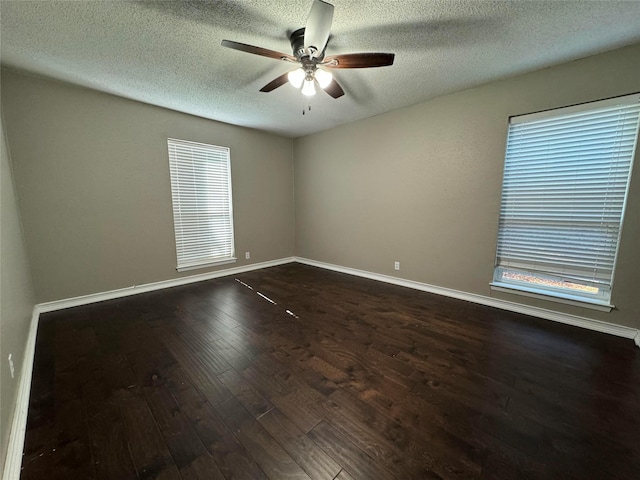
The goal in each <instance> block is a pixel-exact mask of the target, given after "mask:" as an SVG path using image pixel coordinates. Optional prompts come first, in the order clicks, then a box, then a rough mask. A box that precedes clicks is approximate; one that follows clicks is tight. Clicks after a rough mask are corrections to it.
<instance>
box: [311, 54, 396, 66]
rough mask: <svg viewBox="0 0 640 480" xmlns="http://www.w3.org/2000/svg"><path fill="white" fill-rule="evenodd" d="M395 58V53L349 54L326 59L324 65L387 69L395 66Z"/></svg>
mask: <svg viewBox="0 0 640 480" xmlns="http://www.w3.org/2000/svg"><path fill="white" fill-rule="evenodd" d="M394 58H395V54H394V53H348V54H346V55H333V56H331V57H326V58H325V59H324V60H323V61H322V65H323V66H325V67H329V68H370V67H387V66H389V65H393V59H394ZM333 63H335V65H332V64H333Z"/></svg>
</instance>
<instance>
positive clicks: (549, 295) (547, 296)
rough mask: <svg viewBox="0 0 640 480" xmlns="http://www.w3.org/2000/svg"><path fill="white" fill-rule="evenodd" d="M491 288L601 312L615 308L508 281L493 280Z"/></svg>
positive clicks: (605, 303)
mask: <svg viewBox="0 0 640 480" xmlns="http://www.w3.org/2000/svg"><path fill="white" fill-rule="evenodd" d="M490 285H491V290H493V291H496V292H504V293H511V294H514V295H522V296H524V297H531V298H537V299H540V300H547V301H549V302H557V303H564V304H566V305H573V306H576V307H583V308H589V309H592V310H598V311H600V312H610V311H611V310H613V309H614V308H615V306H614V305H611V304H609V303H607V302H603V301H598V300H595V299H594V300H588V299H584V298H580V297H574V296H572V295H566V294H561V293H554V292H547V291H543V290H538V289H535V288H529V287H523V286H516V285H510V284H506V283H499V282H492V283H491V284H490Z"/></svg>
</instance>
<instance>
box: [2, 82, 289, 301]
mask: <svg viewBox="0 0 640 480" xmlns="http://www.w3.org/2000/svg"><path fill="white" fill-rule="evenodd" d="M2 101H3V105H4V112H5V118H6V130H7V138H8V142H9V146H10V149H11V152H12V157H13V162H14V175H15V182H16V188H17V191H18V197H19V200H20V204H21V213H22V221H23V225H24V231H25V238H26V245H27V252H28V255H29V260H30V263H31V269H32V275H33V279H34V285H35V291H36V300H37V302H38V303H40V302H46V301H51V300H59V299H64V298H71V297H75V296H80V295H86V294H91V293H96V292H104V291H109V290H113V289H118V288H124V287H130V286H132V285H140V284H144V283H149V282H156V281H161V280H167V279H172V278H176V277H180V276H185V275H194V274H197V273H202V272H206V271H211V270H215V268H209V269H204V270H193V271H189V272H184V273H177V272H176V270H175V267H176V254H175V241H174V234H173V216H172V215H173V214H172V207H171V187H170V183H169V160H168V154H167V145H166V139H167V137H175V138H180V139H184V140H191V141H196V142H204V143H211V144H215V145H222V146H228V147H230V149H231V170H232V181H233V185H232V186H233V201H234V202H233V207H234V222H235V244H236V252H237V256H238V262H236V264H235V265H224V266H223V267H219V268H229V267H231V266H241V265H244V264H247V263H257V262H263V261H267V260H274V259H279V258H284V257H289V256H292V255H293V254H294V227H293V222H294V214H293V159H292V153H293V151H292V140H291V139H288V138H283V137H278V136H275V135H270V134H265V133H261V132H258V131H255V130H250V129H246V128H241V127H235V126H232V125H227V124H223V123H218V122H214V121H211V120H205V119H202V118H197V117H193V116H189V115H185V114H182V113H178V112H174V111H170V110H166V109H163V108H159V107H154V106H150V105H146V104H142V103H138V102H135V101H131V100H126V99H123V98H119V97H115V96H111V95H108V94H104V93H98V92H95V91H92V90H88V89H82V88H78V87H74V86H71V85H67V84H63V83H57V82H53V81H49V80H44V79H39V78H35V77H31V76H25V75H21V74H17V73H13V72H9V71H6V70H5V71H3V72H2ZM211 108H215V105H212V106H211ZM245 251H250V252H251V260H249V261H246V260H244V252H245Z"/></svg>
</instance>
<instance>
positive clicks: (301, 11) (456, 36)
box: [0, 0, 640, 137]
mask: <svg viewBox="0 0 640 480" xmlns="http://www.w3.org/2000/svg"><path fill="white" fill-rule="evenodd" d="M332 3H333V4H334V5H335V14H334V19H333V28H332V36H331V39H330V40H329V45H328V48H327V55H335V54H342V53H354V52H392V53H395V54H396V57H395V64H394V65H393V66H391V67H384V68H371V69H357V70H355V69H354V70H344V69H343V70H338V71H336V70H334V72H335V76H336V79H337V80H338V81H339V82H340V84H341V85H342V86H343V88H344V90H345V92H346V95H345V96H343V97H341V98H339V99H337V100H334V99H332V98H330V97H329V96H328V95H326V94H324V92H318V94H317V95H316V96H315V97H312V99H311V102H310V103H311V107H312V110H311V112H308V113H307V114H306V115H304V116H303V115H302V109H303V106H304V105H305V102H304V101H303V97H302V95H301V94H300V92H299V91H297V90H295V89H294V88H293V87H291V86H290V85H285V86H283V87H281V88H279V89H277V90H275V91H273V92H271V93H260V92H259V89H260V88H261V87H262V86H264V85H265V84H266V83H268V82H269V81H271V80H272V79H274V78H275V77H276V76H278V75H280V74H282V73H285V72H286V71H288V70H290V69H291V66H290V65H289V64H287V63H285V62H281V61H278V60H273V59H269V58H263V57H258V56H255V55H250V54H247V53H244V52H239V51H235V50H230V49H226V48H223V47H221V46H220V42H221V41H222V40H223V39H229V40H234V41H237V42H242V43H248V44H252V45H257V46H261V47H265V48H269V49H272V50H276V51H280V52H285V53H291V49H290V45H289V40H288V34H289V33H290V32H292V31H293V30H295V29H297V28H300V27H303V26H304V24H305V22H306V18H307V15H308V12H309V9H310V6H311V0H251V1H249V0H247V1H242V0H235V1H234V0H219V1H208V2H205V1H181V2H171V1H153V2H148V1H131V2H121V1H97V0H93V1H43V2H39V1H5V0H2V1H1V2H0V15H1V42H2V43H1V47H2V50H1V61H2V64H3V66H5V67H8V68H12V69H17V70H22V71H27V72H31V73H34V74H37V75H43V76H47V77H52V78H56V79H60V80H64V81H68V82H71V83H74V84H78V85H82V86H85V87H89V88H93V89H97V90H101V91H105V92H109V93H113V94H116V95H120V96H123V97H127V98H132V99H135V100H139V101H142V102H146V103H150V104H154V105H159V106H162V107H166V108H170V109H174V110H178V111H181V112H186V113H191V114H194V115H198V116H201V117H205V118H210V119H214V120H220V121H223V122H227V123H231V124H235V125H243V126H246V127H252V128H257V129H261V130H265V131H269V132H274V133H278V134H282V135H286V136H289V137H298V136H301V135H305V134H309V133H313V132H317V131H320V130H324V129H327V128H331V127H334V126H337V125H340V124H344V123H347V122H351V121H354V120H358V119H361V118H366V117H370V116H373V115H377V114H379V113H382V112H386V111H389V110H393V109H397V108H400V107H404V106H407V105H412V104H416V103H419V102H422V101H425V100H427V99H429V98H433V97H436V96H439V95H443V94H446V93H450V92H454V91H459V90H462V89H466V88H469V87H473V86H476V85H480V84H483V83H486V82H489V81H491V80H495V79H498V78H504V77H507V76H512V75H516V74H519V73H523V72H526V71H531V70H534V69H538V68H543V67H546V66H550V65H555V64H558V63H562V62H566V61H569V60H573V59H576V58H581V57H585V56H588V55H592V54H595V53H599V52H603V51H606V50H611V49H614V48H617V47H621V46H624V45H628V44H631V43H636V42H640V1H626V2H617V1H602V2H600V1H584V0H582V1H577V2H572V1H504V0H500V1H477V0H463V1H448V0H406V1H404V0H386V1H385V0H373V1H365V0H334V1H333V2H332ZM639 61H640V59H639Z"/></svg>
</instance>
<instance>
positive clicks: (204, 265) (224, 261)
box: [176, 257, 237, 272]
mask: <svg viewBox="0 0 640 480" xmlns="http://www.w3.org/2000/svg"><path fill="white" fill-rule="evenodd" d="M236 260H237V258H236V257H233V258H224V259H222V260H216V261H212V262H206V263H198V264H195V265H183V266H181V267H177V268H176V270H177V271H178V272H186V271H189V270H198V269H199V268H207V267H217V266H218V265H226V264H227V263H236Z"/></svg>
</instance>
